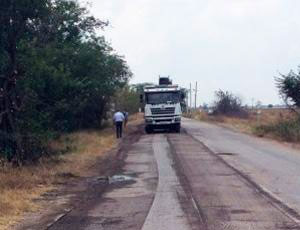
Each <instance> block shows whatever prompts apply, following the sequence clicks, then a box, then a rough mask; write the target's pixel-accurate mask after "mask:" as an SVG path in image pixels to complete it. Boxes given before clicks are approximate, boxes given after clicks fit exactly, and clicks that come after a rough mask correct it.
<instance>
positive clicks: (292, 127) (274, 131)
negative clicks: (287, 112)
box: [254, 118, 300, 142]
mask: <svg viewBox="0 0 300 230" xmlns="http://www.w3.org/2000/svg"><path fill="white" fill-rule="evenodd" d="M254 132H255V134H257V135H258V136H264V135H272V136H275V137H278V138H279V139H281V140H284V141H288V142H299V141H300V118H298V119H294V120H290V121H280V122H278V123H276V124H272V125H260V126H258V127H256V128H255V130H254Z"/></svg>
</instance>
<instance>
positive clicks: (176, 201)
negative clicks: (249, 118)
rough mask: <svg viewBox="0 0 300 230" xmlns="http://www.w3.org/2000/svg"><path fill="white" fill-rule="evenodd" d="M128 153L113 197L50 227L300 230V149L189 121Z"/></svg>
mask: <svg viewBox="0 0 300 230" xmlns="http://www.w3.org/2000/svg"><path fill="white" fill-rule="evenodd" d="M124 151H126V157H125V158H124V162H123V167H122V169H121V170H119V172H118V173H117V175H115V176H114V177H111V178H110V180H109V183H105V184H97V185H95V186H106V187H107V188H106V190H105V192H104V193H103V194H95V195H94V197H93V198H91V201H92V202H90V203H91V204H90V205H83V206H82V207H80V206H79V207H77V208H75V209H74V210H72V211H70V212H69V213H68V214H67V215H65V216H63V218H59V220H57V221H55V222H54V223H52V224H51V225H49V227H48V228H46V229H49V230H60V229H78V230H81V229H82V230H102V229H116V230H121V229H122V230H131V229H132V230H134V229H136V230H140V229H141V230H160V229H161V230H196V229H200V230H222V229H224V230H225V229H226V230H234V229H236V230H244V229H245V230H249V229H253V230H260V229H270V230H274V229H300V216H299V214H298V213H300V180H299V179H298V176H299V174H300V167H299V166H300V152H299V151H297V150H294V149H291V148H289V147H287V146H285V145H283V144H279V143H277V142H275V141H269V140H265V139H260V138H256V137H251V136H248V135H245V134H241V133H238V132H234V131H231V130H229V129H225V128H221V127H218V126H215V125H211V124H207V123H202V122H198V121H193V120H188V119H184V120H183V132H182V133H180V134H176V133H160V132H157V133H154V134H151V135H146V134H140V138H139V140H138V141H136V142H134V143H133V144H132V143H130V145H128V146H127V147H126V149H125V150H124ZM28 229H34V228H28Z"/></svg>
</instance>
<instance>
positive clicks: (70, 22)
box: [0, 0, 131, 165]
mask: <svg viewBox="0 0 300 230" xmlns="http://www.w3.org/2000/svg"><path fill="white" fill-rule="evenodd" d="M106 25H107V22H102V21H99V20H97V19H95V18H94V17H91V16H88V14H87V10H86V9H85V8H82V7H80V6H79V4H78V3H77V2H76V1H72V0H22V1H19V0H3V1H1V2H0V157H1V156H2V157H5V158H6V159H8V160H9V161H13V162H14V163H15V164H17V165H20V164H22V163H23V162H24V161H27V160H30V161H31V160H34V159H37V158H38V157H40V156H41V155H42V154H43V153H45V152H47V144H48V141H49V139H51V138H53V137H54V136H57V135H59V134H60V133H62V132H69V131H72V130H77V129H82V128H97V127H100V126H101V122H102V119H103V117H104V114H105V112H106V110H107V109H108V107H109V104H110V101H111V98H112V96H113V95H114V94H115V91H116V89H117V88H122V87H123V86H125V85H126V84H127V82H128V79H129V78H130V77H131V72H130V70H129V67H128V66H127V63H126V61H125V60H124V58H123V57H122V56H119V55H117V54H116V53H115V52H114V51H113V49H112V47H110V45H109V44H108V43H107V42H106V41H105V39H104V38H103V37H99V36H97V35H96V33H95V29H96V28H103V27H105V26H106Z"/></svg>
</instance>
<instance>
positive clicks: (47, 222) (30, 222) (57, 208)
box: [0, 122, 142, 229]
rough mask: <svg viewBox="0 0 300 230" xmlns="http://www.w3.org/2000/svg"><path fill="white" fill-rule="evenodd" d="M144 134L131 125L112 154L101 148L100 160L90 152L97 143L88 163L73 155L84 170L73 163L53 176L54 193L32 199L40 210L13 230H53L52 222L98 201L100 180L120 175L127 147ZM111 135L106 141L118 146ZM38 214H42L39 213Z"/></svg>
mask: <svg viewBox="0 0 300 230" xmlns="http://www.w3.org/2000/svg"><path fill="white" fill-rule="evenodd" d="M141 130H142V128H141V127H140V125H139V123H138V122H136V123H134V124H130V125H128V126H127V128H126V131H125V137H124V138H123V140H122V141H119V142H118V143H117V146H116V147H114V148H113V149H112V150H109V148H102V150H105V151H104V152H103V154H101V155H100V156H98V157H95V155H94V154H93V151H91V149H92V150H94V149H95V148H96V146H97V144H96V143H95V144H93V146H88V147H87V148H88V149H89V151H88V152H89V153H90V154H88V157H87V159H84V158H82V157H80V156H79V157H78V156H76V155H78V154H80V152H82V150H81V151H79V152H76V153H74V154H73V156H71V158H73V157H74V159H79V161H81V160H83V161H85V160H86V161H85V163H84V164H82V162H77V164H78V165H79V164H80V163H81V164H82V165H81V167H79V166H78V165H77V167H76V165H75V163H72V164H71V165H69V167H68V169H70V170H59V171H56V172H55V173H53V175H54V176H55V181H54V182H53V186H52V187H51V189H50V188H49V187H48V188H47V190H46V192H45V191H44V192H41V193H40V194H43V195H42V196H40V195H37V196H35V197H33V198H32V199H30V200H31V203H33V204H34V205H35V206H37V207H39V209H30V210H27V211H29V212H27V214H26V215H25V216H23V221H21V223H19V224H17V225H15V227H14V229H27V228H30V229H45V227H46V226H48V227H50V226H51V223H53V221H58V220H59V219H61V218H63V217H64V216H65V215H66V214H67V213H69V212H71V211H72V210H74V209H76V207H82V206H84V205H88V204H90V202H89V201H90V200H93V198H94V197H95V195H96V196H97V198H99V196H100V195H101V194H102V193H103V191H104V190H105V188H106V184H105V183H103V181H101V180H98V179H97V178H100V177H101V178H106V177H107V176H110V175H113V174H115V172H116V171H118V169H119V168H120V167H121V166H122V161H123V159H124V157H125V156H126V148H127V146H128V145H130V143H132V142H134V141H136V140H138V138H139V136H140V134H141V133H142V132H141ZM109 133H110V136H107V137H108V138H109V139H110V141H112V143H113V142H115V141H116V139H115V137H114V130H113V129H111V128H110V130H109ZM83 142H84V141H81V145H80V146H82V148H83ZM98 144H99V143H98ZM112 147H113V146H111V147H110V148H112ZM99 148H101V145H100V146H98V149H99ZM77 151H78V150H77ZM76 157H78V158H76ZM63 162H64V161H63ZM65 162H68V158H66V159H65ZM63 164H64V163H63ZM72 167H74V168H72ZM87 191H88V192H87ZM32 201H33V202H32ZM37 210H39V212H36V211H37ZM0 229H1V228H0ZM3 229H5V228H3ZM10 229H11V228H10Z"/></svg>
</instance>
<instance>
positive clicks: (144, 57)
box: [89, 0, 300, 104]
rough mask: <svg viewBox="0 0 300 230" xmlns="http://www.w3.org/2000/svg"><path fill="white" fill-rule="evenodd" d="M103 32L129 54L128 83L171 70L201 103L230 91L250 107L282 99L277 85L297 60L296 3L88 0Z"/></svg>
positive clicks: (299, 16) (299, 24) (299, 7)
mask: <svg viewBox="0 0 300 230" xmlns="http://www.w3.org/2000/svg"><path fill="white" fill-rule="evenodd" d="M89 2H91V4H92V6H91V7H90V11H91V14H93V15H94V16H95V17H97V18H99V19H102V20H109V22H110V26H109V27H108V28H106V29H105V31H104V32H100V33H101V34H103V35H104V36H105V37H106V39H107V41H109V42H110V43H111V44H112V46H113V48H114V49H115V50H116V51H117V52H118V53H119V54H121V55H124V56H125V58H126V60H127V62H128V64H129V66H130V68H131V70H132V72H133V74H134V77H133V79H132V80H131V83H138V82H157V81H158V75H170V76H171V78H172V79H173V82H174V83H177V84H179V85H180V86H182V87H186V88H188V87H189V84H190V82H192V83H193V84H194V83H195V82H196V81H198V86H199V94H198V101H199V104H202V103H203V102H206V103H210V102H212V101H213V99H214V91H215V90H218V89H222V90H229V91H231V92H233V93H235V94H237V95H239V96H241V97H242V98H243V101H244V102H245V103H248V104H250V103H251V100H252V98H254V99H255V100H260V101H262V102H263V103H264V104H269V103H272V104H277V103H281V100H280V99H279V97H278V92H277V89H276V86H275V82H274V76H278V75H279V74H278V73H279V72H281V73H284V74H286V73H288V72H289V70H290V69H294V70H297V66H298V65H299V64H300V13H299V12H300V1H299V0H90V1H89Z"/></svg>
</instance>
